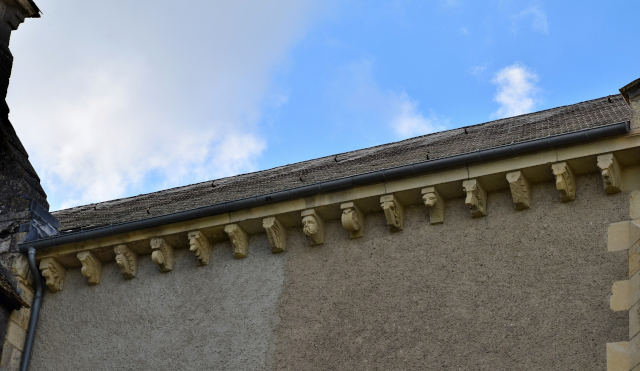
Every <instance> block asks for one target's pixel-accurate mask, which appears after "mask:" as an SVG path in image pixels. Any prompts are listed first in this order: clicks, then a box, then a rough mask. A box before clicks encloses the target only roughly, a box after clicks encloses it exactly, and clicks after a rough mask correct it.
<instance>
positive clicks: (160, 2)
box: [7, 0, 640, 210]
mask: <svg viewBox="0 0 640 371" xmlns="http://www.w3.org/2000/svg"><path fill="white" fill-rule="evenodd" d="M36 3H37V4H38V6H39V7H40V8H41V9H42V11H43V14H42V18H40V19H27V20H26V22H25V23H24V24H23V25H21V26H20V29H19V30H18V31H17V32H14V34H13V36H12V39H11V45H10V46H11V50H12V52H13V54H14V58H15V61H14V69H13V75H12V78H11V85H10V88H9V95H8V98H7V100H8V103H9V106H10V107H11V115H10V118H11V121H12V122H13V124H14V126H15V128H16V130H17V131H18V134H19V136H20V138H21V139H22V141H23V143H24V145H25V147H26V148H27V150H28V151H29V154H30V156H31V161H32V163H33V165H34V167H35V168H36V170H37V171H38V174H39V175H40V178H41V180H42V184H43V186H44V188H45V190H46V191H47V194H48V197H49V202H50V204H51V209H52V210H57V209H61V208H66V207H72V206H76V205H82V204H87V203H92V202H99V201H105V200H110V199H115V198H122V197H128V196H135V195H138V194H141V193H148V192H154V191H157V190H161V189H165V188H169V187H175V186H180V185H186V184H191V183H195V182H200V181H205V180H210V179H215V178H219V177H224V176H229V175H234V174H238V173H244V172H250V171H256V170H261V169H267V168H271V167H275V166H280V165H286V164H288V163H293V162H298V161H303V160H307V159H311V158H316V157H319V156H325V155H330V154H335V153H340V152H346V151H351V150H355V149H359V148H364V147H369V146H374V145H378V144H382V143H388V142H392V141H397V140H401V139H404V138H408V137H412V136H418V135H423V134H428V133H431V132H434V131H439V130H446V129H453V128H457V127H461V126H467V125H473V124H478V123H482V122H486V121H490V120H493V119H497V118H501V117H508V116H513V115H519V114H523V113H528V112H532V111H537V110H542V109H547V108H552V107H557V106H561V105H566V104H572V103H577V102H580V101H584V100H588V99H593V98H598V97H601V96H606V95H610V94H616V93H617V89H618V88H620V87H621V86H623V85H625V84H627V83H628V82H630V81H632V80H634V79H636V78H638V77H640V68H638V62H637V61H638V60H640V58H639V57H640V49H639V48H634V47H632V45H635V44H637V35H635V34H636V33H634V32H633V25H635V24H636V23H637V19H636V18H637V17H636V16H637V14H640V3H638V2H631V1H627V2H604V1H581V2H579V4H580V5H579V6H576V4H577V3H578V2H564V1H562V2H561V1H553V2H552V1H529V0H518V1H516V0H512V1H509V0H495V1H475V0H473V1H472V0H434V1H418V0H416V1H408V0H407V1H402V0H398V1H365V0H349V1H337V0H317V1H314V0H297V1H293V0H291V1H290V0H278V1H266V0H261V1H245V0H234V1H218V0H215V1H214V0H206V1H198V0H192V1H186V2H175V1H166V0H154V1H149V0H136V1H130V0H129V1H123V0H112V1H108V2H105V1H87V0H36Z"/></svg>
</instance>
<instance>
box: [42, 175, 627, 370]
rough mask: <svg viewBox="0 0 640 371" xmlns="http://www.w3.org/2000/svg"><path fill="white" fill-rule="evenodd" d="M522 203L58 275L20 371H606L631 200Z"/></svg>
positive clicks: (541, 187)
mask: <svg viewBox="0 0 640 371" xmlns="http://www.w3.org/2000/svg"><path fill="white" fill-rule="evenodd" d="M531 197H532V201H531V208H530V209H528V210H521V211H516V210H515V209H514V205H513V200H512V196H511V193H510V192H509V190H504V191H498V192H491V193H489V196H488V209H487V216H485V217H481V218H471V215H470V212H469V209H468V207H466V206H465V205H464V198H459V199H448V200H447V202H446V219H445V223H444V224H441V225H430V224H429V222H428V221H429V216H428V215H429V214H428V211H427V209H426V208H425V207H424V206H417V205H416V206H409V207H406V214H405V221H404V229H403V230H402V231H399V232H390V231H389V229H388V226H387V222H386V219H385V216H384V214H382V213H373V214H366V223H365V231H364V237H362V238H359V239H350V238H349V234H348V232H346V231H345V230H344V229H343V228H342V226H341V224H340V221H339V220H329V221H327V222H326V234H325V242H324V244H323V245H319V246H314V247H310V246H309V242H308V241H307V239H306V237H305V236H304V235H303V233H302V230H301V228H299V227H298V228H289V229H288V230H287V251H286V252H284V253H280V254H272V253H271V251H270V248H269V243H268V240H267V237H266V235H265V234H264V233H263V234H256V235H252V236H251V241H250V253H249V256H248V258H246V259H242V260H235V259H233V257H232V254H231V252H230V251H231V245H230V244H229V242H224V243H216V244H215V248H214V250H213V253H212V256H211V261H210V263H209V265H207V266H198V262H197V260H195V259H194V257H193V253H191V252H189V251H187V250H186V249H178V250H176V255H175V256H176V266H175V268H174V270H173V271H172V272H169V273H160V272H159V269H158V266H157V265H155V264H153V263H152V262H151V258H150V256H149V255H144V256H141V257H140V266H139V270H140V273H139V274H138V275H137V277H136V278H134V279H132V280H127V281H125V280H124V279H123V278H122V275H121V274H120V271H119V270H118V267H117V265H116V264H115V263H113V262H112V263H105V265H104V272H103V274H102V280H101V283H100V285H97V286H87V281H86V279H85V278H84V277H83V276H82V275H81V273H80V269H77V268H74V269H68V270H67V273H66V274H67V278H66V282H65V289H64V290H63V291H60V292H57V293H49V292H48V293H47V295H45V299H44V303H43V308H42V312H41V318H40V323H39V327H38V332H37V335H36V341H35V347H34V352H33V356H32V366H31V367H32V368H33V369H37V370H76V369H85V368H87V367H89V366H91V368H92V369H96V370H114V369H118V370H139V369H142V370H150V369H154V370H176V369H182V370H205V369H215V370H240V369H246V370H260V369H269V370H271V369H278V370H338V369H340V370H344V369H362V370H366V369H423V370H442V369H451V370H458V369H462V370H604V369H605V368H606V343H609V342H614V341H619V340H621V339H625V338H626V337H627V335H628V319H627V314H626V313H625V312H621V313H616V312H613V311H612V310H611V309H610V308H609V297H610V294H611V287H612V284H613V283H614V282H615V281H619V280H623V279H626V278H627V269H628V266H627V265H628V259H627V255H626V252H624V251H621V252H615V253H611V252H607V228H608V227H609V224H610V223H614V222H619V221H624V220H628V219H629V193H628V192H622V193H618V194H613V195H605V192H604V190H603V185H602V179H601V177H600V175H599V174H597V173H593V174H590V175H586V176H579V177H578V178H577V192H576V199H575V201H570V202H560V200H559V196H558V192H557V190H556V189H555V185H554V183H553V182H543V183H536V184H532V185H531Z"/></svg>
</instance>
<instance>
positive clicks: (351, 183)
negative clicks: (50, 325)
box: [19, 121, 630, 254]
mask: <svg viewBox="0 0 640 371" xmlns="http://www.w3.org/2000/svg"><path fill="white" fill-rule="evenodd" d="M629 130H630V129H629V122H628V121H626V122H620V123H617V124H611V125H605V126H600V127H597V128H591V129H585V130H580V131H575V132H572V133H567V134H560V135H554V136H549V137H546V138H541V139H534V140H530V141H525V142H518V143H512V144H508V145H505V146H500V147H494V148H489V149H483V150H478V151H474V152H469V153H464V154H460V155H454V156H449V157H443V158H438V159H434V160H429V161H423V162H416V163H413V164H409V165H402V166H397V167H392V168H389V169H384V170H377V171H372V172H369V173H363V174H358V175H352V176H348V177H344V178H340V179H334V180H329V181H324V182H318V183H314V184H309V185H305V186H302V187H296V188H290V189H286V190H283V191H278V192H272V193H267V194H262V195H259V196H254V197H248V198H242V199H239V200H234V201H227V202H222V203H219V204H215V205H210V206H204V207H199V208H196V209H191V210H186V211H180V212H176V213H173V214H167V215H162V216H157V217H152V218H148V219H142V220H136V221H131V222H124V223H119V224H112V225H108V226H104V227H98V228H95V229H90V230H86V231H78V232H72V233H68V234H64V235H57V236H54V237H47V238H43V239H39V240H34V241H29V242H24V243H22V244H20V245H19V248H20V252H21V253H23V254H26V252H27V250H28V249H29V247H34V248H35V249H36V250H40V249H46V248H49V247H54V246H59V245H64V244H68V243H74V242H79V241H85V240H90V239H96V238H102V237H106V236H111V235H116V234H121V233H127V232H132V231H136V230H140V229H147V228H153V227H158V226H161V225H166V224H172V223H179V222H184V221H187V220H193V219H198V218H204V217H207V216H213V215H218V214H224V213H228V212H232V211H236V210H240V209H246V208H250V207H256V206H260V205H265V204H271V203H275V202H281V201H286V200H291V199H296V198H302V197H308V196H311V195H314V194H318V193H326V192H335V191H338V190H342V189H346V188H350V187H355V186H360V185H364V184H370V183H377V182H383V181H387V180H391V179H397V178H402V177H406V176H414V175H418V174H423V173H427V172H430V171H435V170H441V169H446V168H451V167H457V166H462V165H467V164H470V163H476V162H481V161H490V160H494V159H497V158H501V157H508V156H516V155H520V154H523V153H527V152H533V151H539V150H545V149H550V148H556V147H560V146H566V145H570V144H575V143H579V142H585V141H590V140H596V139H601V138H606V137H611V136H614V135H623V134H627V133H629Z"/></svg>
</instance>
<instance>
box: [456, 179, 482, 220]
mask: <svg viewBox="0 0 640 371" xmlns="http://www.w3.org/2000/svg"><path fill="white" fill-rule="evenodd" d="M462 187H463V188H464V191H465V192H467V198H466V199H465V202H464V203H465V204H466V205H467V206H469V208H470V209H471V216H472V217H474V218H477V217H480V216H485V215H487V192H486V191H485V190H484V188H483V187H482V185H481V184H480V182H479V181H478V179H467V180H465V181H463V182H462Z"/></svg>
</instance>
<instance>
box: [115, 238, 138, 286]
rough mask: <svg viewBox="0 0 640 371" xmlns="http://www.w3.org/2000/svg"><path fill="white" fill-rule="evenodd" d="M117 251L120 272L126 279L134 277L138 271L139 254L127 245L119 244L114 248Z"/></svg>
mask: <svg viewBox="0 0 640 371" xmlns="http://www.w3.org/2000/svg"><path fill="white" fill-rule="evenodd" d="M113 252H115V253H116V264H118V267H120V273H122V277H124V279H125V280H128V279H131V278H134V277H135V276H136V274H137V273H138V254H136V253H135V252H133V250H131V249H130V248H129V246H127V245H118V246H116V247H114V248H113Z"/></svg>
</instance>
